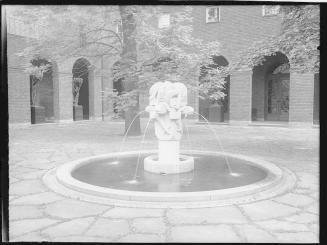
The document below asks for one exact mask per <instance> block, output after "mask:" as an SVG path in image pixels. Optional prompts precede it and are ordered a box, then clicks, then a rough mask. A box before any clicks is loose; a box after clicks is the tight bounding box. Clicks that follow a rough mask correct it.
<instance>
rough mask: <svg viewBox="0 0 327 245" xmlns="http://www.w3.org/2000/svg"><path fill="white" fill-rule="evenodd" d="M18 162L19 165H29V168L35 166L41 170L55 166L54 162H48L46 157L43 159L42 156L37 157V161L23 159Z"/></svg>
mask: <svg viewBox="0 0 327 245" xmlns="http://www.w3.org/2000/svg"><path fill="white" fill-rule="evenodd" d="M36 159H38V158H36ZM18 164H19V165H21V166H24V167H31V168H35V169H41V170H48V169H51V168H53V167H55V163H54V162H49V161H48V160H47V159H44V158H39V159H38V161H37V160H31V161H23V162H20V163H18Z"/></svg>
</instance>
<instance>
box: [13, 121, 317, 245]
mask: <svg viewBox="0 0 327 245" xmlns="http://www.w3.org/2000/svg"><path fill="white" fill-rule="evenodd" d="M185 123H186V125H187V126H188V128H189V134H190V139H189V140H188V139H187V137H186V136H185V135H184V136H183V138H182V141H181V148H182V149H184V150H190V149H191V150H208V151H222V149H221V148H220V147H219V144H218V142H217V140H216V139H215V137H214V136H213V135H212V133H211V132H210V131H209V130H208V129H207V128H206V126H205V125H204V124H199V123H197V122H196V121H195V120H186V122H185ZM141 124H142V125H141V128H142V130H144V128H145V124H146V119H142V120H141ZM211 127H212V128H213V130H214V131H215V132H216V134H217V135H218V136H219V138H220V140H221V142H222V145H223V148H224V149H223V150H224V151H226V152H228V153H236V154H243V155H247V156H251V157H254V158H257V159H262V160H266V161H269V162H272V163H274V164H276V165H277V166H278V167H280V168H287V169H288V170H290V171H292V172H293V173H294V174H295V176H296V184H295V186H294V188H292V189H291V190H289V191H287V192H285V193H282V194H281V195H278V196H275V197H273V198H268V199H265V200H260V201H255V202H248V203H242V204H232V205H226V206H217V207H210V208H135V207H126V206H119V205H103V204H97V203H94V202H86V201H82V200H77V199H72V198H69V197H67V196H63V195H61V194H58V193H55V192H54V191H52V190H50V189H48V188H47V187H46V186H45V185H44V183H43V181H42V177H43V176H44V174H45V173H46V172H47V171H49V170H51V169H53V168H56V167H58V166H61V165H62V164H65V163H67V162H70V161H73V160H76V159H81V158H85V157H90V156H96V155H99V154H106V153H110V152H118V151H119V149H120V143H121V140H122V138H123V129H124V122H123V121H104V122H101V121H80V122H74V123H61V124H57V123H54V124H51V123H50V124H39V125H31V126H28V127H21V128H19V127H11V128H10V130H9V180H10V185H9V227H10V232H9V235H10V241H65V242H70V241H71V242H309V243H312V242H318V241H319V128H314V127H306V128H296V127H287V126H282V127H279V126H278V125H276V126H270V127H267V126H265V125H261V126H234V125H225V124H213V125H211ZM141 141H142V136H129V137H128V138H127V140H126V142H125V144H124V146H123V149H122V151H132V150H135V151H138V150H152V149H156V147H157V139H156V137H155V135H154V129H153V124H150V126H149V128H148V130H147V132H146V135H145V140H144V144H143V145H141V144H140V142H141Z"/></svg>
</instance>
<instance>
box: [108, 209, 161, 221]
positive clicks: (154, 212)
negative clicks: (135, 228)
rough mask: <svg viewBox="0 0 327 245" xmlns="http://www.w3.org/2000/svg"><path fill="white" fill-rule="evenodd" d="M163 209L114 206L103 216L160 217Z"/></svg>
mask: <svg viewBox="0 0 327 245" xmlns="http://www.w3.org/2000/svg"><path fill="white" fill-rule="evenodd" d="M163 212H164V210H163V209H157V208H152V209H150V208H149V209H147V208H123V207H115V208H113V209H110V210H109V211H108V212H106V213H104V215H103V217H110V218H126V219H128V218H138V217H160V216H162V215H163Z"/></svg>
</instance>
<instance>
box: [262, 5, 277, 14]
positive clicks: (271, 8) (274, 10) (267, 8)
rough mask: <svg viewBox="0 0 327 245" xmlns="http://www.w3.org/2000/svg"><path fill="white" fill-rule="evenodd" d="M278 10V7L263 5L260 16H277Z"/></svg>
mask: <svg viewBox="0 0 327 245" xmlns="http://www.w3.org/2000/svg"><path fill="white" fill-rule="evenodd" d="M279 10H280V6H279V5H263V6H262V16H272V15H278V14H279Z"/></svg>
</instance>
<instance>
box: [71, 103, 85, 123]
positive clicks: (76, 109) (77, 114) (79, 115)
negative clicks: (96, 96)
mask: <svg viewBox="0 0 327 245" xmlns="http://www.w3.org/2000/svg"><path fill="white" fill-rule="evenodd" d="M73 117H74V121H79V120H83V106H81V105H77V106H76V105H75V106H73Z"/></svg>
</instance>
